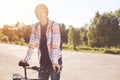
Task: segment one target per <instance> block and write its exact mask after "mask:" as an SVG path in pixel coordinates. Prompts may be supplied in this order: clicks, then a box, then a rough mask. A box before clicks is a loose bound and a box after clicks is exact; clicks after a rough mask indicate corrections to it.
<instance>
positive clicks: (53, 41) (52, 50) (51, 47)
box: [25, 20, 62, 64]
mask: <svg viewBox="0 0 120 80" xmlns="http://www.w3.org/2000/svg"><path fill="white" fill-rule="evenodd" d="M46 37H47V48H48V53H49V57H50V60H51V62H52V63H56V64H58V59H59V58H60V57H62V53H61V50H60V41H61V37H60V30H59V25H58V24H57V23H56V22H54V21H51V20H49V22H48V25H47V30H46ZM40 38H41V26H40V24H39V22H37V23H35V24H33V25H32V32H31V36H30V41H29V47H28V51H27V54H26V57H25V60H26V61H28V60H30V57H31V55H32V53H33V51H34V48H35V47H36V46H37V47H38V54H39V55H38V57H39V61H40V58H41V52H40V49H39V46H40V45H39V44H40Z"/></svg>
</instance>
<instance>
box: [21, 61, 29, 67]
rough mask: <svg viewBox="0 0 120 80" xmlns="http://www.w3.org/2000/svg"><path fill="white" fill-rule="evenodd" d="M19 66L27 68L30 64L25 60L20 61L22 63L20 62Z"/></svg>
mask: <svg viewBox="0 0 120 80" xmlns="http://www.w3.org/2000/svg"><path fill="white" fill-rule="evenodd" d="M19 66H23V67H26V66H29V64H28V63H27V61H25V60H20V61H19Z"/></svg>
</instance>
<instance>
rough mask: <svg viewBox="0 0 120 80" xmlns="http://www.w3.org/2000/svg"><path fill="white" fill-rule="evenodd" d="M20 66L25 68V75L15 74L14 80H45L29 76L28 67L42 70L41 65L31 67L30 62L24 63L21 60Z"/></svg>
mask: <svg viewBox="0 0 120 80" xmlns="http://www.w3.org/2000/svg"><path fill="white" fill-rule="evenodd" d="M19 66H22V67H23V68H24V76H21V75H20V74H13V77H12V80H43V79H42V78H36V79H29V78H28V77H27V69H32V70H35V71H40V67H37V66H31V67H30V66H29V64H28V63H22V62H19Z"/></svg>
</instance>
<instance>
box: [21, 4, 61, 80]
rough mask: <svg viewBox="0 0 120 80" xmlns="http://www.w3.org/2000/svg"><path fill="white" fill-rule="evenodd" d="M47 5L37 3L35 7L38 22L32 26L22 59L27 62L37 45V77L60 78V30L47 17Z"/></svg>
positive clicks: (58, 79) (54, 79)
mask: <svg viewBox="0 0 120 80" xmlns="http://www.w3.org/2000/svg"><path fill="white" fill-rule="evenodd" d="M48 13H49V11H48V7H47V6H46V5H44V4H39V5H37V6H36V8H35V15H36V17H37V19H38V21H39V22H37V23H35V24H34V25H33V26H32V33H31V37H30V41H29V47H28V51H27V54H26V57H25V59H24V60H21V61H20V62H27V61H28V60H30V57H31V55H32V53H33V50H34V48H35V47H36V46H38V53H39V63H40V72H39V78H43V79H44V80H48V79H49V75H51V80H60V70H61V65H62V54H61V50H60V42H61V37H60V30H59V25H58V24H57V23H56V22H54V21H52V20H50V19H48Z"/></svg>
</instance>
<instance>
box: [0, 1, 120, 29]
mask: <svg viewBox="0 0 120 80" xmlns="http://www.w3.org/2000/svg"><path fill="white" fill-rule="evenodd" d="M39 3H44V4H46V5H47V6H48V9H49V16H48V17H49V18H50V19H51V20H54V21H56V22H58V23H64V24H65V25H66V26H69V25H72V26H74V27H83V26H85V24H89V22H90V20H91V19H92V18H93V17H94V16H95V13H96V12H97V11H99V12H100V14H103V13H104V12H110V11H113V12H114V11H115V10H118V9H119V8H120V0H0V27H3V25H4V24H7V25H13V24H16V23H17V22H20V23H25V24H33V23H35V22H36V21H38V20H37V19H36V17H35V14H34V9H35V7H36V5H38V4H39Z"/></svg>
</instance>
